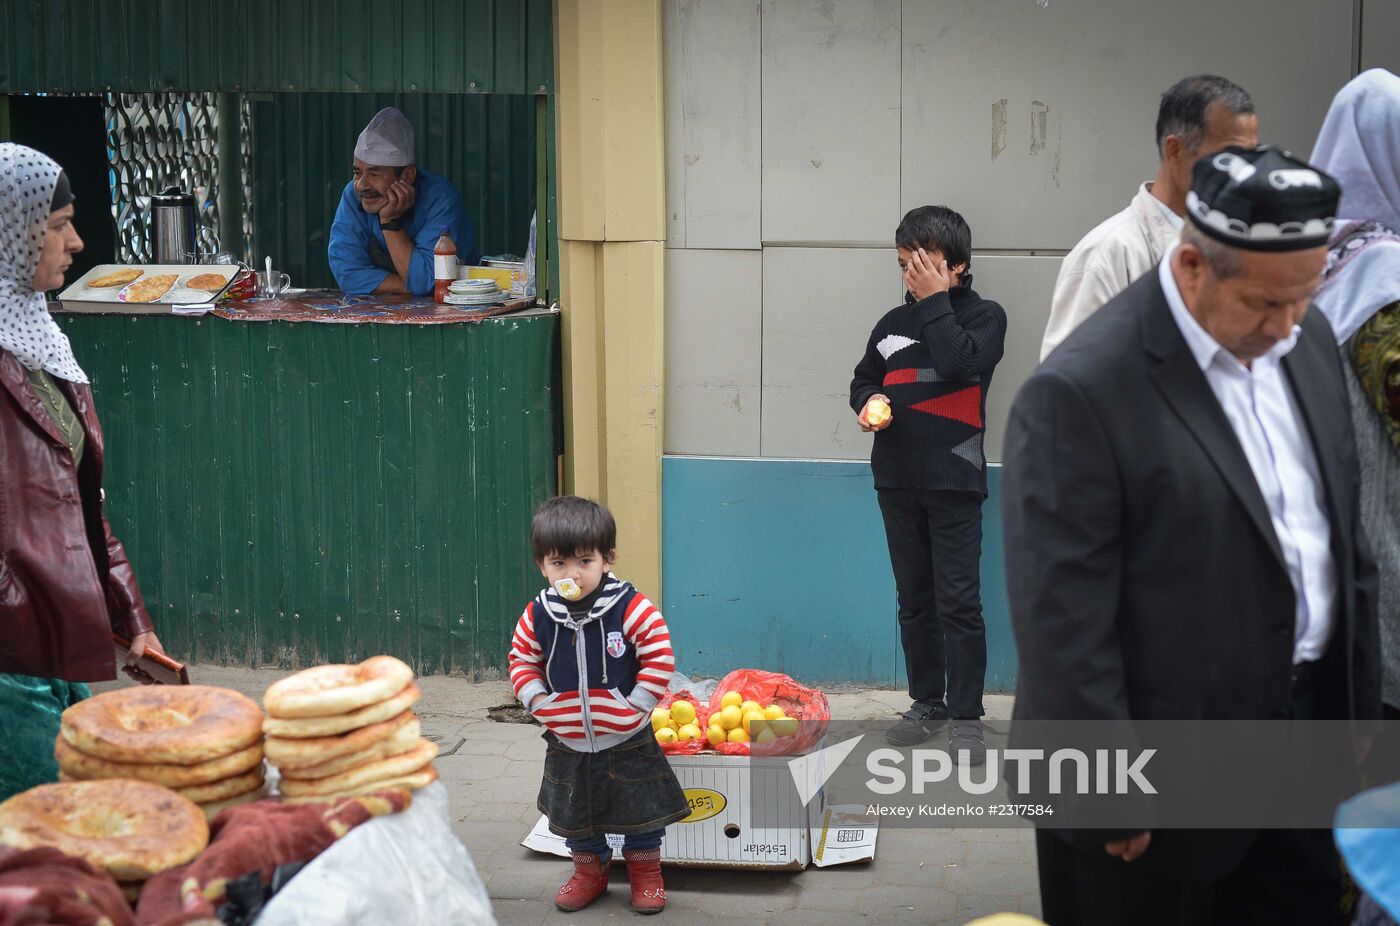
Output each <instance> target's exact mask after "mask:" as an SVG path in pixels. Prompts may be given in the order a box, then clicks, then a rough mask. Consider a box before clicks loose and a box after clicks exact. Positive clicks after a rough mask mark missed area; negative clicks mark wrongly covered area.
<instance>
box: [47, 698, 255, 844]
mask: <svg viewBox="0 0 1400 926" xmlns="http://www.w3.org/2000/svg"><path fill="white" fill-rule="evenodd" d="M262 723H263V713H262V710H261V709H260V708H259V707H258V705H257V702H255V701H254V700H253V699H252V698H249V697H247V696H245V695H242V694H239V693H238V692H236V691H234V690H232V689H230V688H216V687H213V686H210V685H150V686H137V687H133V688H119V689H117V690H115V691H108V692H105V693H103V694H100V695H97V696H95V697H92V698H88V699H87V700H85V701H80V702H78V703H77V704H75V705H73V706H72V707H70V708H68V710H66V711H64V712H63V721H62V725H61V727H60V729H59V736H58V739H57V740H56V741H55V742H54V757H55V758H56V759H57V760H58V767H59V769H60V770H61V771H62V775H63V778H64V780H68V781H84V780H93V779H109V778H128V779H135V780H137V781H148V782H151V783H153V784H158V785H164V786H165V787H167V788H170V789H172V790H174V791H175V792H177V793H178V794H180V795H181V796H182V797H185V798H188V799H189V800H191V801H193V802H194V803H196V804H198V805H199V806H200V808H201V809H202V810H203V811H204V812H205V814H206V815H207V816H208V817H209V818H210V819H213V817H214V816H215V815H216V814H218V812H219V811H221V810H223V809H224V808H225V807H229V806H232V805H234V804H241V803H245V802H247V801H253V800H257V799H258V798H260V797H263V796H265V794H266V792H265V791H264V789H263V747H262Z"/></svg>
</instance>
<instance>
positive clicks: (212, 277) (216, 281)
mask: <svg viewBox="0 0 1400 926" xmlns="http://www.w3.org/2000/svg"><path fill="white" fill-rule="evenodd" d="M227 284H228V278H227V277H225V276H224V275H223V274H222V273H201V274H200V275H199V276H193V277H190V278H189V279H188V280H186V281H185V288H186V289H202V290H204V291H205V292H207V293H217V292H218V291H219V290H221V289H223V288H224V286H226V285H227Z"/></svg>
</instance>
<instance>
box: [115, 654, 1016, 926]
mask: <svg viewBox="0 0 1400 926" xmlns="http://www.w3.org/2000/svg"><path fill="white" fill-rule="evenodd" d="M287 674H289V673H288V672H286V671H281V670H276V669H246V668H234V667H229V668H220V667H216V666H197V667H191V676H192V677H193V678H194V679H195V680H196V681H197V682H199V683H201V684H211V685H223V686H226V687H229V688H234V689H237V690H239V691H242V692H244V693H246V694H248V695H249V696H251V697H254V698H255V699H256V698H260V697H261V695H262V692H263V690H264V689H266V688H267V686H268V685H270V684H271V683H272V682H274V681H276V680H277V679H279V678H281V677H283V676H284V675H287ZM113 684H116V683H113ZM418 684H419V685H420V687H422V689H423V700H422V701H421V702H419V704H418V706H417V707H416V708H415V710H417V712H418V714H419V716H420V717H421V718H422V721H423V732H424V734H425V735H427V736H430V737H434V738H436V739H437V740H438V742H439V743H441V745H442V748H443V750H444V753H445V754H444V755H443V756H441V757H439V759H438V760H437V763H436V764H437V769H438V774H439V776H440V778H441V780H442V781H443V783H444V784H445V785H446V786H447V789H448V793H449V795H450V798H451V802H452V803H451V812H452V817H453V819H452V824H453V829H454V831H455V832H456V834H457V835H458V837H459V838H461V840H462V842H463V843H464V844H465V845H466V847H467V848H468V849H469V850H470V851H471V854H472V858H473V859H474V861H475V863H476V866H477V868H478V870H479V871H480V873H481V877H482V880H483V881H484V882H485V883H486V887H487V889H488V891H489V892H490V894H491V899H492V903H493V904H494V906H495V911H496V916H497V919H498V920H499V922H500V923H501V924H503V926H537V924H546V923H548V924H563V923H603V922H613V921H619V920H624V919H631V918H632V917H633V916H634V915H635V914H633V913H632V910H631V907H630V906H629V905H628V888H627V883H626V874H625V869H623V868H622V867H621V866H615V867H614V869H613V875H612V878H613V883H612V886H611V887H610V888H609V893H608V896H607V897H605V898H603V899H601V900H600V901H598V902H597V903H595V904H594V905H593V906H592V907H589V908H588V909H587V910H584V911H582V912H580V913H574V914H565V913H561V912H559V911H557V910H555V909H554V905H553V903H552V902H551V898H552V897H553V895H554V891H555V890H557V889H558V887H559V885H560V884H562V883H563V881H564V880H565V878H566V877H567V876H568V873H569V863H568V862H567V861H566V860H564V859H561V858H557V857H554V856H547V855H541V854H538V853H535V852H532V851H530V850H528V849H525V848H522V847H521V846H520V845H519V843H520V840H521V839H522V838H523V837H524V835H525V833H526V832H527V831H528V830H529V828H530V827H531V826H532V825H533V824H534V823H535V821H536V820H537V819H538V818H539V811H538V810H537V809H536V808H535V795H536V793H537V791H538V789H539V783H540V777H541V774H542V770H543V765H544V746H543V743H541V742H540V730H539V728H538V727H536V726H534V725H531V724H516V723H497V722H494V721H492V720H490V719H489V718H488V716H487V710H488V709H489V708H491V707H494V706H497V705H502V704H509V703H511V702H513V696H512V694H511V690H510V686H509V684H507V683H506V682H504V681H499V682H482V683H472V682H470V681H467V680H465V679H461V678H453V677H448V676H429V677H425V678H421V679H419V680H418ZM95 687H96V688H98V689H101V688H103V687H110V686H95ZM827 696H828V699H829V700H830V702H831V709H832V714H833V716H836V717H840V718H842V719H851V720H863V719H869V720H871V721H874V722H875V723H876V724H884V723H891V722H893V720H894V717H895V715H896V714H897V713H898V711H900V710H902V709H903V708H905V707H907V706H908V700H907V698H906V697H905V695H904V693H903V692H899V691H890V690H883V689H866V688H848V689H837V690H834V691H832V690H828V691H827ZM987 709H988V717H987V722H988V724H989V725H990V726H992V727H995V728H999V729H1002V730H1004V729H1005V725H1006V723H1007V718H1009V716H1010V713H1011V699H1010V698H1009V697H1005V696H993V697H989V698H988V699H987ZM1036 890H1037V887H1036V874H1035V852H1034V847H1033V841H1032V837H1031V833H1030V831H1029V830H1028V829H1015V830H1008V829H928V828H918V829H911V828H898V827H894V826H885V827H882V828H881V831H880V836H879V841H878V844H877V849H876V856H875V860H874V861H873V862H871V863H869V864H864V865H851V866H841V867H833V868H821V869H818V868H808V869H807V870H806V871H802V872H783V873H771V874H770V873H763V872H750V871H712V870H692V869H679V868H667V869H666V891H667V900H668V904H667V909H666V913H665V917H666V922H670V923H698V922H702V921H706V920H708V921H712V922H717V923H721V924H735V926H740V924H742V926H750V924H752V926H759V924H771V926H788V924H792V926H826V924H832V926H836V924H847V923H852V922H864V923H904V922H908V923H923V924H926V926H929V924H931V926H962V924H965V923H967V922H968V921H969V920H972V919H975V918H977V917H979V916H985V915H988V914H991V913H998V912H1022V913H1029V914H1031V915H1033V916H1034V915H1038V914H1039V911H1040V907H1039V899H1038V897H1037V894H1036Z"/></svg>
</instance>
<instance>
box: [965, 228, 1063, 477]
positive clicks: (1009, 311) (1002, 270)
mask: <svg viewBox="0 0 1400 926" xmlns="http://www.w3.org/2000/svg"><path fill="white" fill-rule="evenodd" d="M1059 272H1060V258H1058V257H1000V256H991V255H984V254H978V255H974V256H973V259H972V273H973V286H974V287H975V288H976V290H977V292H978V293H979V294H980V295H981V296H983V297H984V298H986V299H991V300H993V301H994V302H998V303H1000V304H1001V307H1002V308H1004V309H1005V310H1006V352H1005V353H1004V354H1003V355H1002V358H1001V363H999V364H997V369H996V373H995V374H994V375H993V376H992V389H991V391H990V392H989V393H988V394H987V443H986V450H987V459H988V460H989V461H991V462H993V463H1000V462H1001V461H1002V452H1001V450H1002V438H1003V437H1004V436H1005V432H1006V415H1007V412H1008V411H1009V410H1010V408H1011V400H1012V399H1014V398H1015V397H1016V392H1017V390H1019V389H1020V388H1021V384H1022V383H1024V382H1025V381H1026V378H1027V377H1028V376H1030V375H1031V373H1033V372H1034V371H1035V368H1036V366H1037V365H1038V364H1039V361H1040V339H1041V336H1042V335H1044V334H1045V322H1046V320H1047V319H1048V318H1049V317H1050V294H1051V292H1053V291H1054V289H1055V276H1056V274H1058V273H1059Z"/></svg>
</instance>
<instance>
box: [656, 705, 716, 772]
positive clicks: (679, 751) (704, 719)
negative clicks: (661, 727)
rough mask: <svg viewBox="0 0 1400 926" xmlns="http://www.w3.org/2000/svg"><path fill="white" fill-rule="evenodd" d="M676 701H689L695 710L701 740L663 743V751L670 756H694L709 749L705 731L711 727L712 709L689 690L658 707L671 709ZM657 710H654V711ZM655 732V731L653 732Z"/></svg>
mask: <svg viewBox="0 0 1400 926" xmlns="http://www.w3.org/2000/svg"><path fill="white" fill-rule="evenodd" d="M676 701H689V702H690V703H691V705H693V706H694V708H695V725H696V726H697V727H699V728H700V739H698V740H691V741H690V742H688V743H662V744H661V751H662V752H664V753H666V754H667V755H670V756H675V755H681V756H686V755H694V754H695V753H697V752H700V751H701V750H702V749H707V748H709V745H710V744H709V743H708V742H707V741H706V740H705V731H706V730H708V729H709V727H710V708H709V705H707V704H706V703H705V702H704V701H700V700H697V699H696V698H695V696H694V695H692V694H691V693H690V691H689V690H687V689H682V690H680V691H677V692H673V693H671V694H667V695H666V697H664V698H662V699H661V700H660V701H658V702H656V706H657V707H670V706H671V705H672V704H673V703H674V702H676ZM654 709H655V708H653V710H654ZM653 732H655V731H653Z"/></svg>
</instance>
